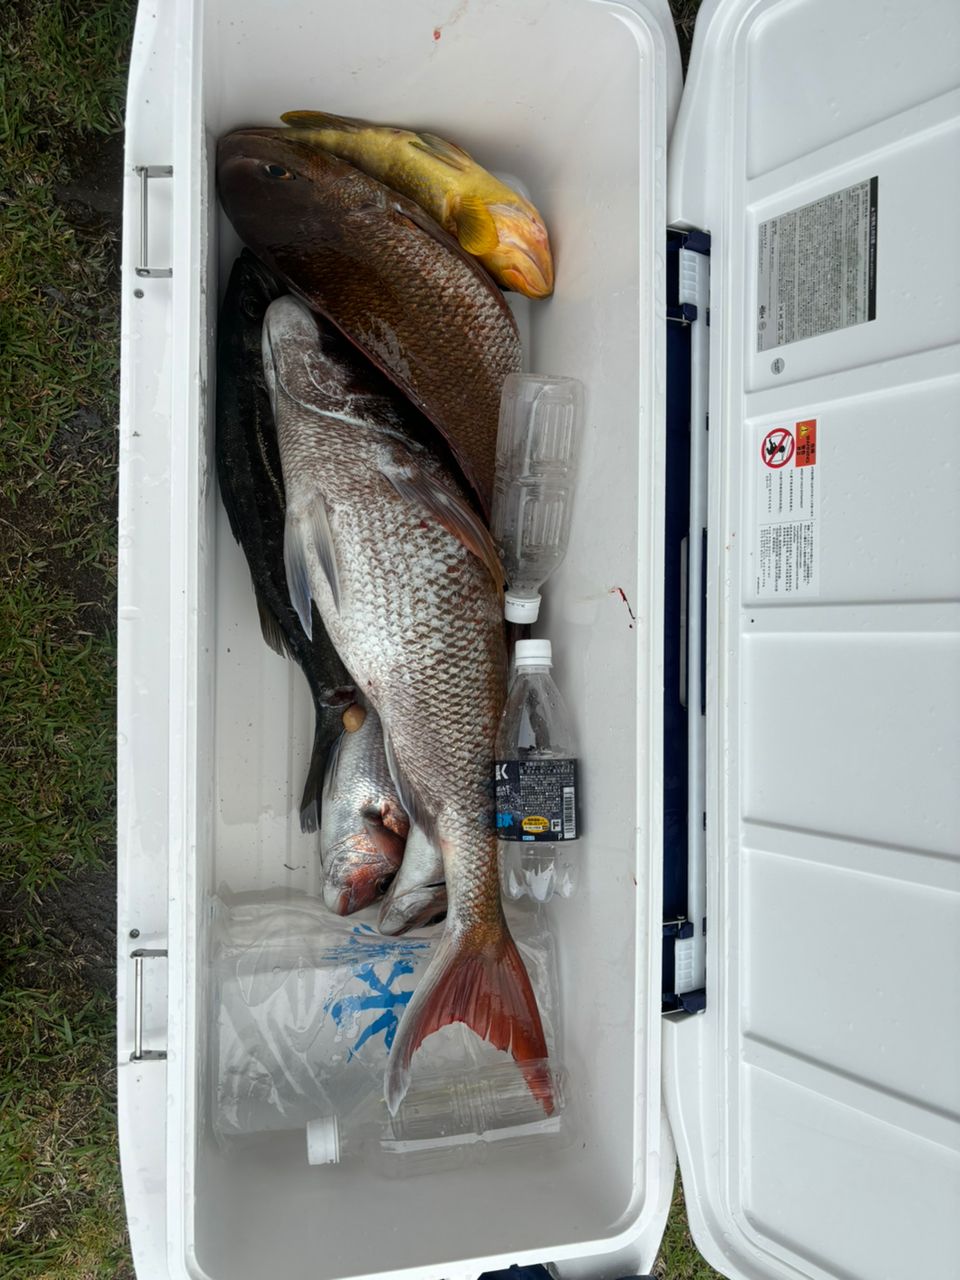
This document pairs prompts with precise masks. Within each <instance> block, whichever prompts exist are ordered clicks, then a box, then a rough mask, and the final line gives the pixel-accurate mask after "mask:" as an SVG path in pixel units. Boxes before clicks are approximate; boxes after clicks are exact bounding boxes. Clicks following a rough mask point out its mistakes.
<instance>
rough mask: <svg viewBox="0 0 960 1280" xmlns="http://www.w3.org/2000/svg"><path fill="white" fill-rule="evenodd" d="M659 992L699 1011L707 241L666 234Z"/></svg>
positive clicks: (702, 980)
mask: <svg viewBox="0 0 960 1280" xmlns="http://www.w3.org/2000/svg"><path fill="white" fill-rule="evenodd" d="M666 263H667V271H666V285H667V298H666V302H667V308H666V322H667V323H666V330H667V443H666V521H665V544H664V545H665V563H664V574H665V584H664V585H665V603H664V790H663V802H664V828H663V830H664V837H663V843H664V848H663V881H664V884H663V890H664V891H663V910H664V916H663V986H662V1008H663V1011H664V1012H665V1013H667V1012H670V1013H675V1012H677V1011H678V1010H679V1011H683V1012H687V1013H696V1012H699V1011H700V1010H702V1009H703V1008H704V1007H705V1003H706V927H707V921H706V832H705V826H706V811H705V789H704V783H705V776H704V775H705V763H704V762H705V746H706V739H705V733H704V723H705V717H706V692H705V687H704V686H705V676H706V662H705V657H706V650H705V639H706V633H705V627H706V562H707V472H706V465H707V431H708V429H709V422H708V418H707V405H708V394H707V393H708V380H709V317H710V311H709V307H710V237H709V235H707V234H706V233H705V232H702V231H693V230H689V229H684V230H681V229H679V228H671V229H669V230H668V231H667V254H666Z"/></svg>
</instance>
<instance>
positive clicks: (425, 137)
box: [410, 133, 473, 173]
mask: <svg viewBox="0 0 960 1280" xmlns="http://www.w3.org/2000/svg"><path fill="white" fill-rule="evenodd" d="M410 145H411V147H416V149H417V150H418V151H425V152H426V154H427V155H428V156H433V158H434V160H439V161H441V162H442V163H443V164H448V165H449V166H450V168H451V169H456V170H457V172H458V173H463V171H464V170H465V169H466V168H467V167H468V166H469V165H471V164H472V163H473V161H472V159H471V158H470V156H469V155H467V153H466V151H464V149H463V147H458V146H457V145H456V143H455V142H448V141H447V139H446V138H441V137H438V135H437V134H435V133H418V134H417V136H416V137H415V138H412V139H411V141H410Z"/></svg>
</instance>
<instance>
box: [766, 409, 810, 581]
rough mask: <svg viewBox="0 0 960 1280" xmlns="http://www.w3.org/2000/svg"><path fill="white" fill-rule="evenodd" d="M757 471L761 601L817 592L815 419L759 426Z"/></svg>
mask: <svg viewBox="0 0 960 1280" xmlns="http://www.w3.org/2000/svg"><path fill="white" fill-rule="evenodd" d="M755 457H756V459H757V461H756V463H755V464H754V465H755V467H756V472H757V490H756V502H757V506H756V520H755V527H756V539H755V543H754V567H755V571H756V582H755V587H756V594H757V596H758V597H759V598H760V599H761V600H782V599H791V598H797V597H804V596H816V595H818V594H819V591H820V564H819V550H820V548H819V529H818V519H819V513H820V477H819V474H818V469H817V468H818V464H817V420H816V418H806V419H803V420H802V421H800V422H792V423H790V424H789V425H788V426H777V427H771V428H768V429H762V430H761V432H760V434H759V438H758V443H757V452H756V455H755Z"/></svg>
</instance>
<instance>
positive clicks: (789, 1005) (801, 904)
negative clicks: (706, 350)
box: [664, 0, 960, 1280]
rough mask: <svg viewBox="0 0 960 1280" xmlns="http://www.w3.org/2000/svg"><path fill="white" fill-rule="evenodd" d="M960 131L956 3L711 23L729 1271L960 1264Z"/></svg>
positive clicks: (681, 192)
mask: <svg viewBox="0 0 960 1280" xmlns="http://www.w3.org/2000/svg"><path fill="white" fill-rule="evenodd" d="M958 126H960V8H958V6H957V5H956V4H955V3H953V2H952V0H928V2H927V3H924V4H919V5H906V4H883V5H880V4H877V3H875V0H848V2H847V3H845V4H842V5H838V4H834V3H831V2H830V0H714V2H712V3H711V0H708V2H707V3H706V4H704V6H703V8H702V9H701V11H700V16H699V18H698V23H697V33H696V40H695V45H694V51H693V59H692V64H691V70H690V77H689V81H688V84H687V87H686V89H685V92H684V95H683V98H682V101H681V107H680V114H679V116H678V120H677V125H676V129H675V132H674V136H673V142H672V151H671V156H670V164H669V187H668V221H670V222H679V223H684V224H687V225H692V226H696V227H699V228H703V229H705V230H707V231H709V232H710V233H711V236H712V258H711V270H712V290H711V314H710V322H711V323H710V335H711V337H710V395H709V419H708V421H709V432H708V434H707V436H706V439H707V441H708V444H707V455H708V468H709V482H708V492H709V498H708V509H709V511H708V520H707V528H708V533H707V544H708V551H707V627H706V636H707V660H706V662H707V665H706V670H707V699H706V717H705V731H706V775H705V776H706V780H707V783H706V785H707V791H706V804H705V809H706V839H707V885H706V892H707V899H706V900H707V934H706V940H707V962H706V973H707V995H706V1006H707V1007H706V1012H705V1013H704V1014H702V1015H697V1016H689V1017H679V1018H668V1019H666V1021H665V1027H664V1033H665V1045H664V1063H665V1066H664V1071H665V1093H666V1100H667V1107H668V1114H669V1116H670V1120H671V1124H672V1128H673V1133H674V1137H675V1140H676V1143H677V1147H678V1153H679V1157H680V1164H681V1169H682V1172H683V1176H684V1182H685V1188H686V1193H687V1205H688V1210H689V1214H690V1219H691V1224H692V1227H693V1232H694V1236H695V1238H696V1240H697V1243H698V1245H699V1246H700V1248H701V1249H702V1251H703V1253H704V1255H705V1256H706V1257H707V1259H708V1260H709V1261H710V1262H711V1263H712V1264H713V1265H714V1266H715V1267H717V1268H718V1269H719V1270H721V1271H723V1272H724V1273H725V1274H727V1275H729V1276H736V1277H777V1278H778V1280H779V1278H781V1277H782V1278H783V1280H786V1278H787V1277H791V1278H794V1277H798V1276H804V1277H818V1278H819V1277H827V1276H830V1277H863V1278H864V1280H866V1278H867V1277H870V1278H871V1280H876V1278H877V1277H881V1276H889V1277H893V1276H902V1275H906V1274H914V1275H917V1274H919V1275H924V1274H930V1275H933V1274H936V1273H938V1272H940V1271H942V1268H943V1266H944V1260H945V1259H951V1258H954V1259H955V1258H956V1257H957V1256H958V1254H960V1215H958V1213H957V1205H958V1204H960V1151H958V1147H960V1071H958V1069H957V1068H958V1063H960V786H958V779H960V732H958V723H960V346H958V341H960V305H958V298H960V252H958V238H957V236H956V233H955V229H954V226H953V223H954V220H955V217H954V215H955V211H956V209H957V208H958V207H960V164H958V162H957V160H958V155H960V127H958ZM697 429H698V425H697V424H695V425H694V430H697ZM699 429H700V430H702V431H704V432H706V431H707V423H706V422H704V423H702V424H699Z"/></svg>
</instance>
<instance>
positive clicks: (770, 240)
mask: <svg viewBox="0 0 960 1280" xmlns="http://www.w3.org/2000/svg"><path fill="white" fill-rule="evenodd" d="M878 187H879V184H878V182H877V179H876V178H869V179H867V180H866V181H864V182H858V183H856V184H855V185H854V186H852V187H847V188H846V189H845V190H843V191H835V192H834V193H833V194H832V195H829V196H825V197H824V198H823V199H822V200H815V201H814V202H813V203H812V204H806V205H804V206H803V207H802V208H800V209H791V210H790V211H789V212H788V213H782V214H781V215H780V216H779V217H778V218H771V219H770V220H769V221H768V222H761V224H760V232H759V237H758V243H757V350H758V351H770V350H771V349H772V348H774V347H782V346H784V345H785V344H786V343H788V342H799V341H800V339H801V338H815V337H816V336H817V335H818V334H821V333H831V332H832V331H833V330H834V329H846V328H848V327H849V326H850V325H854V324H863V323H864V322H865V321H867V320H875V319H876V317H877V193H878Z"/></svg>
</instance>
